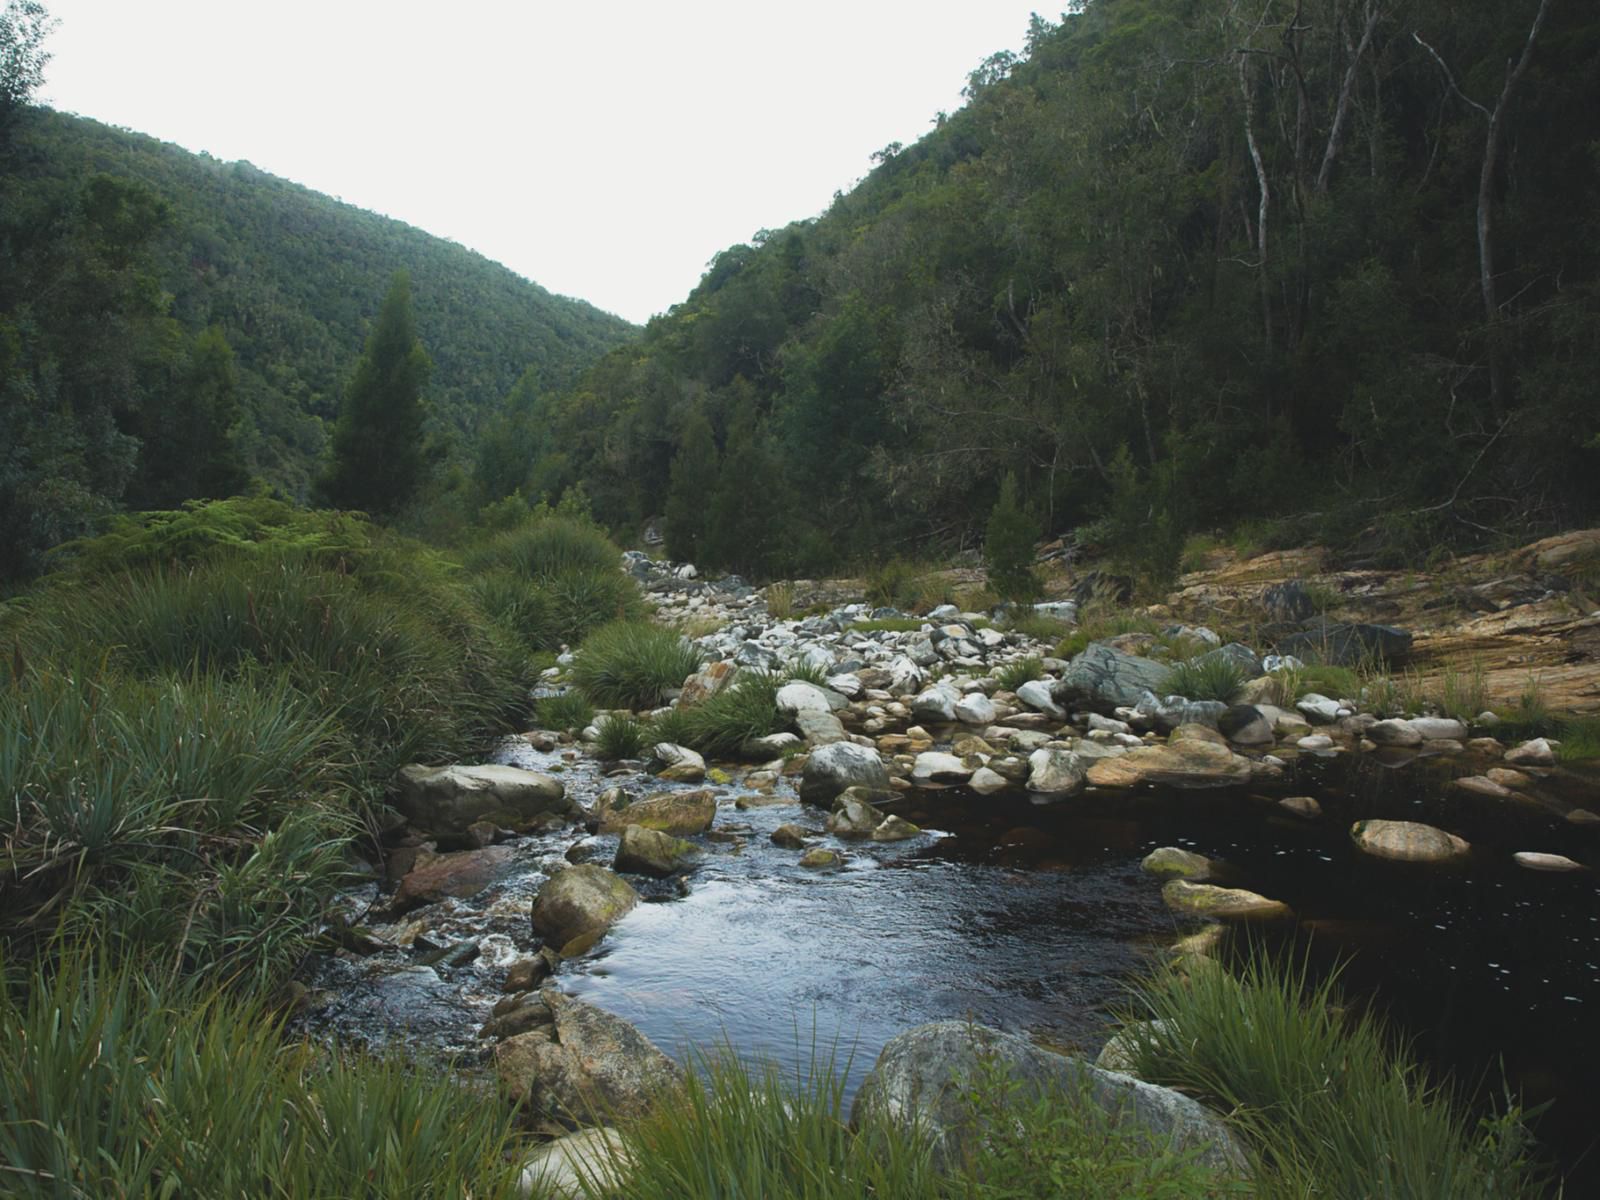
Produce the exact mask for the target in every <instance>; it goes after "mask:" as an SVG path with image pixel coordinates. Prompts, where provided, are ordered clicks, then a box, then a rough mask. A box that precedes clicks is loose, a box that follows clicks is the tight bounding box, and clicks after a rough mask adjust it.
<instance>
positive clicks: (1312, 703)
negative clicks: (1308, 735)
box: [1295, 692, 1344, 725]
mask: <svg viewBox="0 0 1600 1200" xmlns="http://www.w3.org/2000/svg"><path fill="white" fill-rule="evenodd" d="M1295 707H1296V708H1297V709H1299V710H1300V712H1301V713H1302V714H1304V715H1305V718H1306V720H1308V721H1310V722H1312V723H1313V724H1315V725H1332V724H1333V723H1334V722H1335V721H1337V720H1338V719H1339V717H1340V716H1341V715H1342V714H1343V713H1344V709H1343V708H1342V707H1340V704H1339V702H1338V701H1337V700H1331V699H1329V698H1328V697H1327V696H1323V695H1319V694H1318V693H1316V692H1307V693H1306V694H1305V695H1304V696H1301V697H1300V699H1299V700H1298V701H1297V702H1296V703H1295Z"/></svg>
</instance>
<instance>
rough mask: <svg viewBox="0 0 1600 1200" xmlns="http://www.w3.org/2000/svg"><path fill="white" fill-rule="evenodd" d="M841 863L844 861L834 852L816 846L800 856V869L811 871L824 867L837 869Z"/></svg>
mask: <svg viewBox="0 0 1600 1200" xmlns="http://www.w3.org/2000/svg"><path fill="white" fill-rule="evenodd" d="M843 862H844V859H843V858H841V857H840V856H839V854H838V853H837V852H836V851H833V850H829V849H827V848H826V847H824V846H818V847H817V848H816V849H814V850H807V851H806V852H805V853H804V854H802V855H801V856H800V865H801V866H802V867H809V868H811V869H812V870H821V869H822V868H824V867H837V866H840V865H842V864H843Z"/></svg>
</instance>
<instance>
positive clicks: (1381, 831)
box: [1350, 821, 1472, 863]
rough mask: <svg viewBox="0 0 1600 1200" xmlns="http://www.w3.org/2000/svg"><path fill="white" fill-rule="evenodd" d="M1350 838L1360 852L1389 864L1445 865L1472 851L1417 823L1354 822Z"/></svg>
mask: <svg viewBox="0 0 1600 1200" xmlns="http://www.w3.org/2000/svg"><path fill="white" fill-rule="evenodd" d="M1350 837H1351V839H1352V840H1353V841H1354V842H1355V844H1356V849H1358V850H1360V851H1361V852H1362V853H1364V854H1370V855H1372V856H1373V857H1374V858H1386V859H1389V860H1390V861H1392V862H1414V863H1447V862H1454V861H1456V860H1457V859H1462V858H1465V857H1467V855H1469V854H1470V853H1471V852H1472V848H1471V847H1470V846H1468V845H1467V843H1466V842H1465V841H1463V840H1462V839H1461V838H1458V837H1457V836H1456V835H1455V834H1453V833H1446V832H1445V831H1444V830H1442V829H1436V828H1435V827H1434V826H1432V825H1423V824H1422V823H1420V822H1418V821H1357V822H1356V823H1355V824H1354V825H1352V826H1351V827H1350Z"/></svg>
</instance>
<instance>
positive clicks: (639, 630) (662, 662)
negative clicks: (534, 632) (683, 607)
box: [572, 621, 700, 709]
mask: <svg viewBox="0 0 1600 1200" xmlns="http://www.w3.org/2000/svg"><path fill="white" fill-rule="evenodd" d="M699 669H700V655H699V652H698V651H697V650H695V648H694V647H693V646H692V645H691V644H690V643H689V642H688V640H687V639H685V638H684V637H683V636H682V635H681V634H679V633H677V632H676V631H674V630H671V629H666V628H663V627H662V626H660V625H652V624H650V623H649V622H648V621H614V622H612V623H611V624H609V625H602V626H601V627H600V628H599V629H596V630H595V631H594V632H593V633H592V634H590V635H589V638H588V640H587V641H585V642H584V644H583V647H582V648H581V649H580V650H579V651H578V654H577V658H576V660H575V661H574V662H573V664H572V681H573V683H574V684H575V685H576V686H577V688H578V690H579V691H581V692H582V693H583V694H584V695H585V696H586V697H588V698H589V700H590V701H591V702H592V703H594V704H597V705H600V706H602V707H604V708H631V709H641V708H654V707H655V706H656V705H658V704H660V703H661V702H662V700H663V699H664V698H665V696H666V693H667V692H669V691H672V690H673V689H675V688H680V687H682V686H683V681H684V680H685V679H687V678H688V677H689V676H690V675H692V674H694V673H695V672H696V671H698V670H699Z"/></svg>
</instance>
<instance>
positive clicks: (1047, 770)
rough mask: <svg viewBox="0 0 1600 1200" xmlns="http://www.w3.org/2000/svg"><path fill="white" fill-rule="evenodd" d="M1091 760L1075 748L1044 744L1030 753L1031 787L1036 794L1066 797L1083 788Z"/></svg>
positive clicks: (1029, 774) (1030, 789) (1029, 772)
mask: <svg viewBox="0 0 1600 1200" xmlns="http://www.w3.org/2000/svg"><path fill="white" fill-rule="evenodd" d="M1088 774H1089V760H1088V759H1086V758H1085V757H1084V756H1083V755H1081V754H1079V753H1077V752H1076V751H1073V750H1053V749H1046V748H1043V747H1041V748H1040V749H1038V750H1035V751H1034V752H1033V753H1032V754H1030V755H1028V791H1029V792H1031V793H1033V794H1034V795H1039V796H1050V797H1053V798H1054V797H1064V796H1071V795H1073V794H1075V793H1077V792H1080V791H1082V790H1083V781H1084V778H1085V777H1086V776H1087V775H1088Z"/></svg>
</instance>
